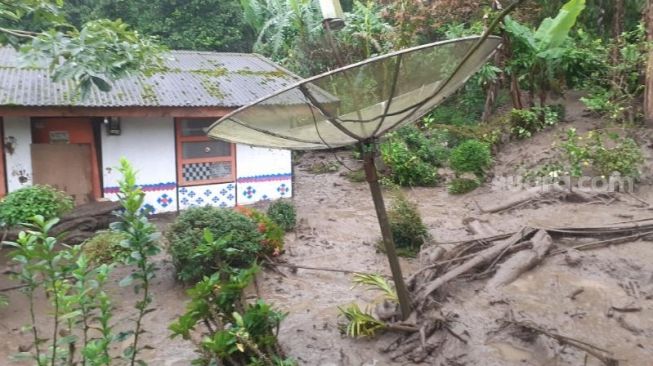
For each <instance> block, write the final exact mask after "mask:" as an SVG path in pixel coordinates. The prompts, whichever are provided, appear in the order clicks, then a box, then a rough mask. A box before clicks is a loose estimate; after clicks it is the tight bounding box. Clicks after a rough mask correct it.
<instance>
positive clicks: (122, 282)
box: [118, 274, 134, 287]
mask: <svg viewBox="0 0 653 366" xmlns="http://www.w3.org/2000/svg"><path fill="white" fill-rule="evenodd" d="M133 281H134V275H133V274H130V275H128V276H125V277H124V278H123V279H122V280H120V282H119V283H118V285H119V286H120V287H126V286H129V285H131V284H132V282H133Z"/></svg>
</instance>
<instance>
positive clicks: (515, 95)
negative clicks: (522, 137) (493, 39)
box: [502, 32, 524, 109]
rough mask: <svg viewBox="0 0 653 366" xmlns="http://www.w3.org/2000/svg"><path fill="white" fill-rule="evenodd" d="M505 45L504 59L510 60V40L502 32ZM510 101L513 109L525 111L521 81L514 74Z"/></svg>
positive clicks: (511, 79)
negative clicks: (520, 86)
mask: <svg viewBox="0 0 653 366" xmlns="http://www.w3.org/2000/svg"><path fill="white" fill-rule="evenodd" d="M502 38H503V45H504V47H503V48H502V52H503V59H504V60H510V58H511V57H512V47H511V46H510V38H509V37H508V35H507V34H506V33H505V32H502ZM510 99H512V107H513V108H514V109H524V103H523V102H522V100H521V89H520V88H519V81H518V80H517V76H516V75H515V74H514V73H511V74H510Z"/></svg>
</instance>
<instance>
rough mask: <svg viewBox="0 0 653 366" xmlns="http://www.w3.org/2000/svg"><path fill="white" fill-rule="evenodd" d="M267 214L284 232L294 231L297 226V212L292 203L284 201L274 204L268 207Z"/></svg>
mask: <svg viewBox="0 0 653 366" xmlns="http://www.w3.org/2000/svg"><path fill="white" fill-rule="evenodd" d="M267 214H268V217H269V218H270V219H271V220H272V221H274V222H275V223H276V224H277V225H279V227H281V228H282V229H283V230H284V231H292V230H294V229H295V225H297V212H296V211H295V205H293V204H292V202H287V201H282V200H279V201H275V202H272V203H271V204H270V206H269V207H268V210H267Z"/></svg>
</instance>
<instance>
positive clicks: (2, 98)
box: [0, 47, 303, 108]
mask: <svg viewBox="0 0 653 366" xmlns="http://www.w3.org/2000/svg"><path fill="white" fill-rule="evenodd" d="M17 59H18V53H17V52H16V51H15V50H14V49H13V48H10V47H3V48H0V105H4V106H33V107H46V106H47V107H59V106H77V107H230V108H232V107H239V106H243V105H245V104H247V103H249V102H251V101H254V100H256V99H259V98H262V97H264V96H267V95H269V94H271V93H273V92H275V91H277V90H279V89H281V88H283V87H286V86H288V85H290V84H293V83H295V82H297V81H298V80H299V78H298V77H297V76H295V75H292V74H290V73H288V72H287V71H285V70H283V69H281V68H280V67H278V66H277V65H275V64H274V63H273V62H271V61H269V60H267V59H265V58H264V57H262V56H260V55H256V54H241V53H215V52H195V51H171V52H169V53H167V54H166V55H165V57H164V59H165V62H164V64H165V67H164V68H163V70H162V71H160V72H157V73H155V74H153V75H152V76H149V77H146V76H138V77H130V78H125V79H121V80H118V81H116V82H114V83H113V89H112V90H111V91H110V92H108V93H105V92H101V91H99V90H97V89H94V90H93V91H92V92H91V94H90V95H89V97H88V98H86V99H84V100H80V99H79V97H78V96H77V93H76V92H75V86H74V84H73V83H72V82H60V83H55V82H52V80H51V79H50V76H49V72H48V70H47V69H40V68H19V67H17ZM297 97H298V100H297V101H296V102H303V97H302V96H300V95H297ZM293 99H294V97H293ZM286 102H287V103H292V101H290V100H288V101H286Z"/></svg>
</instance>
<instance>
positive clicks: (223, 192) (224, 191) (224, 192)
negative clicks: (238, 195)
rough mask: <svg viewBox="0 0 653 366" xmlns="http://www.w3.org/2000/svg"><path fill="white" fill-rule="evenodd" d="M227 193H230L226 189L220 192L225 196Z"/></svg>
mask: <svg viewBox="0 0 653 366" xmlns="http://www.w3.org/2000/svg"><path fill="white" fill-rule="evenodd" d="M227 193H229V191H227V190H226V189H223V190H221V191H220V194H221V195H223V196H224V195H226V194H227Z"/></svg>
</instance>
